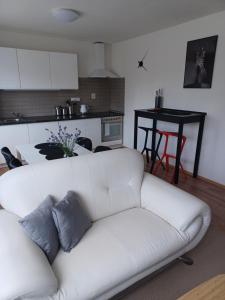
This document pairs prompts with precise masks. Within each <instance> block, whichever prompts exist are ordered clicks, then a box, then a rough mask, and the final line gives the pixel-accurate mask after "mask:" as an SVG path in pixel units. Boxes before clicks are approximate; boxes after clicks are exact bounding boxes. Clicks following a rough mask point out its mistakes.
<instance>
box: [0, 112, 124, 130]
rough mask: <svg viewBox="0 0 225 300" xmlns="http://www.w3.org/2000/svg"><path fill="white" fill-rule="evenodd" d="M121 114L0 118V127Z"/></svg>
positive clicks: (119, 113) (120, 114) (118, 113)
mask: <svg viewBox="0 0 225 300" xmlns="http://www.w3.org/2000/svg"><path fill="white" fill-rule="evenodd" d="M123 115H124V113H123V112H119V111H106V112H90V113H87V114H83V115H82V114H76V115H71V116H69V115H68V116H64V117H63V116H60V117H59V116H56V115H50V116H32V117H22V118H19V119H16V118H0V126H2V125H16V124H29V123H44V122H56V121H70V120H82V119H94V118H105V117H116V116H123Z"/></svg>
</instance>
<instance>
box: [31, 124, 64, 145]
mask: <svg viewBox="0 0 225 300" xmlns="http://www.w3.org/2000/svg"><path fill="white" fill-rule="evenodd" d="M46 128H47V129H49V130H51V131H53V132H54V133H57V132H58V130H59V127H58V122H45V123H33V124H28V133H29V143H30V144H39V143H46V142H47V140H48V138H49V137H50V133H49V132H48V131H47V130H46Z"/></svg>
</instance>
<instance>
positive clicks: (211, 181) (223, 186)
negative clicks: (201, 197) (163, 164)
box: [143, 154, 225, 190]
mask: <svg viewBox="0 0 225 300" xmlns="http://www.w3.org/2000/svg"><path fill="white" fill-rule="evenodd" d="M143 156H144V157H145V161H146V155H145V154H144V155H143ZM169 166H170V168H171V169H174V168H175V167H174V166H173V165H169ZM184 172H185V174H187V175H188V176H191V177H192V173H191V172H190V171H187V170H184ZM197 178H198V179H200V180H202V181H204V182H207V183H210V184H212V185H214V186H216V187H219V188H222V189H224V190H225V184H222V183H219V182H216V181H214V180H212V179H209V178H207V177H204V176H201V175H198V177H197Z"/></svg>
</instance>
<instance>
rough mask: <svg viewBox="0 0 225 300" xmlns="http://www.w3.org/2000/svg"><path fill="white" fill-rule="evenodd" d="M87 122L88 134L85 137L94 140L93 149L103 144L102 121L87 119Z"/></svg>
mask: <svg viewBox="0 0 225 300" xmlns="http://www.w3.org/2000/svg"><path fill="white" fill-rule="evenodd" d="M83 121H84V122H85V128H86V133H85V136H86V137H87V138H90V139H91V140H92V145H93V148H95V147H97V146H99V145H100V144H101V119H86V120H83Z"/></svg>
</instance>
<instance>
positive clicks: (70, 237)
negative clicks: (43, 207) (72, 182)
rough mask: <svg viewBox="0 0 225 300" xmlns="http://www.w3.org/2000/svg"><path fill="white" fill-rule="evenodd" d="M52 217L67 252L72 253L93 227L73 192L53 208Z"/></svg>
mask: <svg viewBox="0 0 225 300" xmlns="http://www.w3.org/2000/svg"><path fill="white" fill-rule="evenodd" d="M52 215H53V219H54V222H55V225H56V228H57V230H58V235H59V241H60V244H61V247H62V249H63V250H64V251H65V252H70V251H71V250H72V249H73V248H74V247H75V246H76V245H77V243H78V242H79V241H80V239H81V238H82V236H83V235H84V234H85V232H86V231H87V230H88V228H90V227H91V220H90V218H89V216H88V215H87V214H86V212H85V211H84V209H83V208H82V207H81V205H80V202H79V200H78V197H77V195H76V193H74V192H72V191H69V192H68V193H67V195H66V196H65V198H64V199H63V200H62V201H60V202H59V203H58V204H56V205H55V206H54V207H53V208H52Z"/></svg>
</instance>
